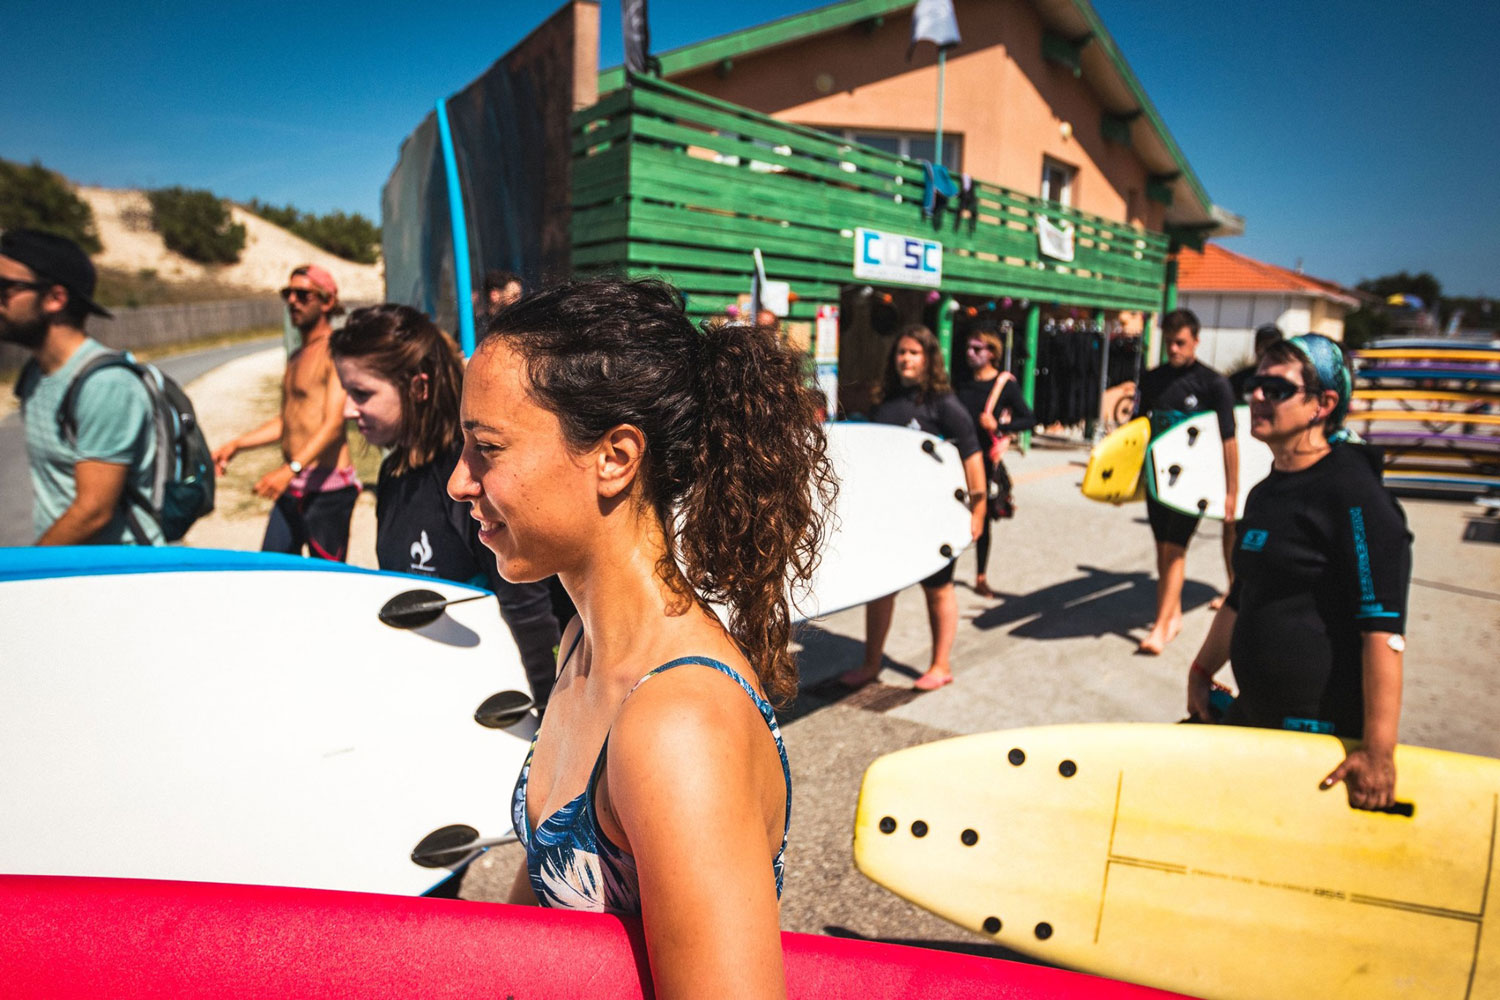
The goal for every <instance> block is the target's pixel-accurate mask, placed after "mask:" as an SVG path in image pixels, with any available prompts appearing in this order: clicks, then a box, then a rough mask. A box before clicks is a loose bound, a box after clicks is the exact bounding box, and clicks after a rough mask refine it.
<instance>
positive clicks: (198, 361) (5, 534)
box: [0, 337, 280, 545]
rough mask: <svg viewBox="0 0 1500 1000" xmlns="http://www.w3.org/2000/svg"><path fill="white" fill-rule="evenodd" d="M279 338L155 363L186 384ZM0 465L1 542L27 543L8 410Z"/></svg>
mask: <svg viewBox="0 0 1500 1000" xmlns="http://www.w3.org/2000/svg"><path fill="white" fill-rule="evenodd" d="M279 339H280V338H279V337H267V338H257V339H256V340H246V341H242V342H240V343H237V344H230V345H228V346H227V347H214V348H210V349H208V350H205V351H192V352H189V353H186V354H176V355H172V356H170V357H165V358H161V359H159V360H158V361H156V365H157V366H158V367H160V368H161V370H162V371H164V372H166V373H167V374H168V375H170V376H171V377H172V378H174V379H176V380H177V383H178V384H179V385H187V384H188V383H189V382H191V381H192V380H193V379H195V378H197V377H198V376H200V375H202V374H204V373H205V372H208V371H211V370H213V369H214V368H217V367H218V366H219V365H222V364H224V363H225V362H227V361H233V360H234V359H235V358H238V357H243V356H244V355H246V354H251V353H253V352H255V351H263V350H265V349H266V348H267V347H268V346H270V345H271V344H274V343H276V342H277V341H278V340H279ZM6 391H7V392H8V391H9V390H8V389H7V390H6ZM0 469H3V470H4V474H3V475H0V545H30V544H31V542H32V541H33V540H34V539H35V538H36V534H35V532H33V531H32V526H31V477H30V476H29V475H28V474H27V472H26V439H25V436H24V432H23V430H22V427H21V417H20V415H19V414H18V413H14V412H12V413H7V414H6V415H5V416H4V418H3V419H0Z"/></svg>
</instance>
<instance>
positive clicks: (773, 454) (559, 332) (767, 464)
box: [485, 278, 837, 704]
mask: <svg viewBox="0 0 1500 1000" xmlns="http://www.w3.org/2000/svg"><path fill="white" fill-rule="evenodd" d="M495 338H502V339H503V340H504V341H505V343H506V344H507V346H509V347H510V348H512V349H513V350H515V351H516V352H517V353H518V354H519V355H520V356H521V359H522V362H523V364H524V365H525V371H526V376H527V380H528V382H529V391H530V393H531V395H532V398H533V399H535V400H536V402H537V403H538V405H540V406H542V407H543V408H545V409H547V410H549V411H551V412H552V413H553V414H554V415H556V417H557V418H558V420H559V422H560V423H561V425H562V428H563V434H564V435H565V437H566V438H567V441H568V443H569V445H570V446H571V447H573V448H575V449H579V450H582V449H585V448H588V447H589V446H591V445H593V444H594V443H595V442H597V441H598V440H599V439H600V438H601V437H602V436H603V435H604V434H605V433H606V432H608V431H609V430H610V429H611V428H613V427H616V426H618V425H620V424H630V425H633V426H635V427H637V428H639V429H640V431H641V432H642V433H643V434H644V435H645V438H646V452H645V457H644V461H643V464H642V472H641V477H640V481H641V483H642V486H643V499H644V500H645V502H647V503H648V504H650V506H651V508H652V509H653V510H654V511H655V513H656V515H657V517H658V518H659V519H660V521H661V525H662V528H663V533H664V535H665V537H666V539H667V551H666V553H665V554H664V555H663V556H662V558H661V561H660V562H659V563H658V565H657V573H658V574H659V575H660V576H661V578H662V580H663V581H665V582H666V583H667V584H668V585H669V586H671V587H672V588H673V589H674V590H675V591H676V592H677V593H679V594H682V595H683V596H684V597H690V598H691V600H696V601H697V602H698V603H699V604H701V605H702V606H704V607H705V608H710V607H711V606H712V605H719V606H721V607H723V608H725V609H727V612H728V613H727V616H726V617H727V621H728V630H729V634H730V635H731V636H732V637H733V639H734V640H735V641H736V642H737V643H739V645H740V648H741V649H742V650H743V652H744V653H745V656H746V658H747V659H748V660H749V661H750V664H751V666H752V667H753V668H754V669H755V672H756V674H757V676H758V677H759V678H760V681H761V684H762V685H763V686H764V688H765V690H766V694H767V695H768V696H769V697H770V699H771V700H772V701H773V702H776V703H779V704H785V703H786V702H788V701H790V700H791V699H792V697H794V696H795V695H796V693H797V666H796V661H795V660H794V659H793V658H792V655H791V653H790V651H789V650H788V648H787V645H788V642H789V640H790V639H791V610H790V604H789V602H788V598H787V588H788V585H791V586H793V587H797V586H805V585H806V584H807V583H808V581H809V580H810V579H811V577H812V574H813V570H814V569H815V567H816V565H817V562H818V553H819V547H820V542H821V539H822V536H823V531H824V518H825V514H824V512H825V511H829V510H831V509H832V505H833V500H834V496H835V494H836V492H837V486H836V484H835V481H834V478H833V472H832V468H831V466H830V464H829V461H828V456H827V441H826V438H825V436H824V433H823V427H822V424H821V422H820V420H819V416H818V411H817V401H816V400H815V399H814V397H813V395H812V394H810V393H808V392H807V391H806V388H805V387H806V383H807V359H806V357H805V356H804V355H803V354H801V353H799V352H797V351H795V350H793V349H791V348H789V347H786V346H784V345H783V344H782V343H781V341H780V338H779V337H778V335H777V332H776V330H775V329H774V328H768V327H759V326H747V325H741V324H726V325H719V326H713V327H709V326H703V327H696V326H694V325H693V323H692V322H691V321H690V320H689V319H688V317H687V314H686V312H685V311H684V309H683V302H682V298H681V296H680V295H679V294H678V292H677V291H676V290H675V289H674V288H672V287H671V286H670V285H668V284H665V283H664V282H661V281H654V280H637V281H628V280H624V279H617V278H604V279H597V280H592V281H580V282H572V283H568V284H562V285H558V286H555V287H553V288H550V289H548V290H546V291H542V292H539V293H536V294H534V295H530V296H527V297H526V298H523V299H521V300H520V301H519V302H516V303H515V304H514V305H512V306H510V307H509V308H508V309H506V310H505V311H504V312H502V313H500V314H499V315H498V316H497V317H496V318H495V319H494V320H493V321H492V322H491V324H490V327H489V331H488V334H487V337H486V340H485V343H488V342H489V341H490V340H492V339H495Z"/></svg>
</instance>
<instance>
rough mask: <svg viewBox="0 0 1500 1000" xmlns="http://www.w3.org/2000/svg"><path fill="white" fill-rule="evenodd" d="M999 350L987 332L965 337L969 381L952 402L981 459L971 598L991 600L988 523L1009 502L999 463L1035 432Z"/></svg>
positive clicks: (1007, 479) (1007, 485)
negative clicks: (982, 487)
mask: <svg viewBox="0 0 1500 1000" xmlns="http://www.w3.org/2000/svg"><path fill="white" fill-rule="evenodd" d="M1004 352H1005V345H1004V344H1002V343H1001V342H1000V338H999V337H998V336H996V335H995V333H994V332H993V331H990V330H981V331H979V332H977V333H973V334H971V335H970V336H969V339H968V347H967V350H966V351H965V354H964V357H965V359H966V360H967V361H968V364H969V371H970V373H971V374H972V375H973V379H972V380H971V381H969V382H965V383H964V384H963V385H961V386H959V387H958V399H959V401H960V402H961V403H963V404H964V409H966V410H968V411H969V415H970V416H971V417H973V418H974V426H975V428H976V430H977V433H978V435H979V454H980V455H981V456H982V457H983V459H984V480H985V484H986V491H987V492H986V510H987V512H988V514H989V516H988V517H986V518H985V521H984V530H983V532H982V533H981V534H980V536H979V541H978V542H977V543H976V544H975V547H974V548H975V551H974V555H975V560H976V562H977V565H978V569H977V571H976V573H975V576H974V593H976V594H978V595H979V596H980V597H994V596H995V592H994V591H993V590H991V589H990V585H989V579H988V577H987V575H986V572H985V571H986V568H987V567H988V566H989V562H990V530H991V529H990V522H991V521H994V520H997V519H998V518H1000V517H1004V516H1009V515H1008V514H1007V513H1006V512H1005V511H1004V509H1003V507H1002V505H1004V504H1007V503H1008V502H1009V499H1010V491H1011V483H1010V474H1009V472H1008V471H1007V470H1006V468H1005V463H1004V461H1003V459H1004V456H1005V452H1006V451H1007V450H1008V448H1009V445H1010V441H1011V438H1012V436H1013V435H1015V434H1019V433H1021V432H1022V431H1029V430H1031V428H1033V427H1035V426H1036V414H1034V413H1033V412H1032V411H1031V407H1029V406H1027V405H1026V397H1025V396H1023V395H1022V394H1021V387H1020V385H1019V384H1018V383H1017V382H1016V379H1015V377H1014V376H1012V375H1011V373H1010V372H1002V371H1001V370H1000V369H999V368H998V367H996V361H997V359H999V358H1000V357H1001V356H1002V355H1003V354H1004Z"/></svg>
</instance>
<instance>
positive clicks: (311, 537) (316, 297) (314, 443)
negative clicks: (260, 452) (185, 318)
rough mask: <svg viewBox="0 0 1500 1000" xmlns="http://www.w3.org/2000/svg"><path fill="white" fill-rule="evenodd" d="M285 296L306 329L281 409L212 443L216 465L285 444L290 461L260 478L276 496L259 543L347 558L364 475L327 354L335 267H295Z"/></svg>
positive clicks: (268, 548) (335, 310)
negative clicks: (347, 437)
mask: <svg viewBox="0 0 1500 1000" xmlns="http://www.w3.org/2000/svg"><path fill="white" fill-rule="evenodd" d="M281 297H282V299H283V300H284V301H285V302H286V308H287V313H288V314H289V315H290V317H291V320H292V325H293V326H295V327H296V328H297V329H298V330H300V331H301V332H302V346H301V347H300V348H298V349H297V350H296V351H294V352H293V353H292V356H291V357H290V358H289V359H288V360H287V365H286V373H285V374H284V375H283V376H282V381H281V410H280V412H279V413H277V414H276V416H274V417H272V418H271V419H270V420H268V421H266V422H265V423H263V424H261V425H260V426H259V427H257V428H255V429H254V430H250V431H246V432H245V433H244V434H241V435H239V436H238V437H234V438H231V439H230V440H229V441H227V442H225V443H224V444H222V445H220V446H219V447H218V448H215V449H214V456H213V457H214V467H215V469H216V470H217V471H218V473H219V475H221V476H222V475H223V474H224V473H225V471H227V470H228V468H229V463H230V461H231V460H233V458H234V456H235V455H237V454H239V453H240V452H241V451H244V450H245V449H247V448H259V447H262V446H264V445H270V444H277V445H280V446H281V456H282V458H283V459H284V460H285V461H284V462H283V463H282V464H281V465H279V466H278V467H276V468H275V469H272V470H271V471H270V472H268V473H266V474H265V475H264V476H262V477H261V478H260V480H259V481H258V482H257V483H256V484H255V493H256V495H257V496H261V497H265V498H266V499H267V500H273V501H275V506H274V507H272V508H271V519H270V521H269V522H268V523H267V524H266V534H265V538H264V539H263V540H262V541H261V545H260V547H261V551H262V552H286V553H291V554H293V555H300V554H302V552H303V549H304V547H305V548H306V549H307V552H308V554H309V555H311V556H313V557H315V558H318V559H328V560H331V561H333V562H346V561H348V558H349V520H350V518H351V517H352V516H353V514H354V501H355V500H357V499H358V498H359V476H358V475H357V474H356V473H355V471H354V464H353V462H352V461H351V460H350V458H349V443H348V442H347V441H346V440H345V438H344V405H345V403H346V401H347V400H346V398H345V395H344V388H343V386H341V385H339V379H338V373H337V372H335V371H334V369H333V361H332V359H331V358H330V357H329V354H328V338H329V337H330V336H331V335H332V333H333V327H332V326H331V325H330V322H329V321H330V320H331V319H332V318H333V317H335V316H339V315H342V314H343V311H344V307H343V306H342V305H340V304H339V290H338V285H337V284H335V283H334V280H333V275H331V274H329V273H328V272H327V271H325V270H323V268H321V267H318V266H317V265H316V264H306V265H303V266H302V267H299V268H296V269H295V270H293V271H292V275H291V278H290V279H289V280H288V281H287V285H286V287H285V288H283V289H282V290H281Z"/></svg>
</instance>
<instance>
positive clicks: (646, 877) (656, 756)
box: [606, 668, 786, 1000]
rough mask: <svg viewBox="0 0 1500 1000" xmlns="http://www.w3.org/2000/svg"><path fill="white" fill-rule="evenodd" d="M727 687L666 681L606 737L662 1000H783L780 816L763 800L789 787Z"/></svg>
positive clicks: (689, 679) (760, 730)
mask: <svg viewBox="0 0 1500 1000" xmlns="http://www.w3.org/2000/svg"><path fill="white" fill-rule="evenodd" d="M675 674H681V676H674V675H675ZM732 684H733V682H732V681H731V680H730V679H729V678H727V677H723V676H721V675H718V674H717V673H712V672H710V671H707V670H691V668H687V669H685V670H680V671H673V672H672V673H670V674H664V675H662V676H660V677H657V678H655V679H653V680H652V681H651V683H650V684H647V685H645V686H644V687H643V688H641V689H640V690H638V691H637V692H636V693H635V695H633V696H632V697H631V698H630V700H629V701H628V702H627V703H626V707H625V708H624V709H623V710H622V711H621V714H620V716H619V718H618V719H617V720H616V723H615V728H614V730H613V731H612V732H611V734H610V747H609V756H608V758H607V765H606V769H607V777H606V781H607V783H608V799H609V813H610V814H611V816H612V817H613V818H614V819H615V820H616V821H617V822H618V824H619V827H620V829H621V831H622V832H623V833H624V835H625V838H626V839H627V841H628V849H629V851H630V853H631V854H632V855H634V857H635V860H636V870H637V873H638V875H639V881H640V891H641V917H642V922H643V924H644V926H645V932H646V947H647V950H648V952H649V954H650V956H651V978H652V981H653V983H654V984H655V987H656V996H657V997H659V998H661V1000H677V998H682V997H710V996H711V997H726V998H727V997H745V998H757V1000H759V998H777V997H785V996H786V977H785V974H784V972H783V970H782V955H781V933H780V922H779V914H778V909H777V900H776V882H775V876H774V872H773V868H772V859H773V857H774V855H775V849H774V848H773V847H772V846H771V845H770V844H769V843H768V841H767V833H768V827H771V826H774V828H775V829H776V831H777V833H776V836H777V839H778V840H779V837H780V830H781V826H782V821H783V815H784V814H783V812H782V806H783V803H782V801H781V797H780V795H776V796H775V802H774V803H771V802H768V801H767V791H768V790H769V789H770V788H772V787H776V788H784V787H785V786H784V785H783V783H782V776H781V769H780V763H779V760H777V759H776V754H775V752H774V746H773V745H772V744H771V741H770V736H769V734H768V733H767V731H766V726H765V723H764V722H763V721H762V720H761V719H760V717H759V715H758V714H756V712H755V709H754V706H753V705H752V704H751V703H750V701H749V699H748V698H746V697H745V696H744V694H743V693H742V692H740V691H738V690H736V689H734V688H731V687H730V685H732ZM710 685H713V686H714V688H713V689H712V690H710V688H709V686H710ZM653 687H656V688H658V689H657V690H655V691H652V690H650V689H651V688H653ZM664 695H665V696H664ZM768 758H769V759H768ZM772 761H775V763H774V765H772V763H771V762H772ZM772 766H774V768H775V773H774V775H773V774H772V773H770V768H771V767H772Z"/></svg>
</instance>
